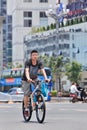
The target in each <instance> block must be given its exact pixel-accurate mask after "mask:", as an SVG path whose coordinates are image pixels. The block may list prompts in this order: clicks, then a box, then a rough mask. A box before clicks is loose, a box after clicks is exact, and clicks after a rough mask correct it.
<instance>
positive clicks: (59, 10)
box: [46, 2, 69, 91]
mask: <svg viewBox="0 0 87 130" xmlns="http://www.w3.org/2000/svg"><path fill="white" fill-rule="evenodd" d="M68 12H69V10H68V9H66V8H65V6H64V5H63V4H62V3H60V2H58V3H56V7H55V8H52V6H50V8H49V9H48V10H47V11H46V16H47V17H51V18H53V19H54V20H55V22H56V34H57V35H56V50H54V51H55V52H56V54H57V55H58V52H57V51H58V50H59V25H60V23H61V22H63V20H64V19H65V18H66V16H67V13H68ZM65 20H66V19H65ZM64 22H65V21H64ZM56 87H57V86H56ZM59 91H61V85H60V86H59Z"/></svg>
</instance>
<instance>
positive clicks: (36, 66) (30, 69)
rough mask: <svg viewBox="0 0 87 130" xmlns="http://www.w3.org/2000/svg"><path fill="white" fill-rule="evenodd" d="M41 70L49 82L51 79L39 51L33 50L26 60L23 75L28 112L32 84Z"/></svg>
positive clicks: (25, 104) (23, 87) (26, 109)
mask: <svg viewBox="0 0 87 130" xmlns="http://www.w3.org/2000/svg"><path fill="white" fill-rule="evenodd" d="M39 70H40V71H41V72H42V74H43V76H44V78H45V80H46V81H48V82H49V81H50V80H49V79H48V78H47V75H46V72H45V70H44V67H43V63H42V61H41V60H39V56H38V51H37V50H32V51H31V55H30V59H29V60H28V61H26V62H25V69H24V73H23V77H22V89H23V92H24V106H25V112H26V113H28V97H29V96H30V93H31V88H30V84H31V83H33V82H34V81H35V80H36V79H37V74H38V71H39Z"/></svg>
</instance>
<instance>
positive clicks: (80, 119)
mask: <svg viewBox="0 0 87 130" xmlns="http://www.w3.org/2000/svg"><path fill="white" fill-rule="evenodd" d="M46 106H47V113H46V118H45V122H44V123H43V124H39V123H38V122H37V120H36V117H35V113H33V116H32V119H31V121H30V122H28V123H25V122H24V120H23V117H22V111H21V103H15V104H0V130H54V129H55V130H87V104H85V103H84V104H83V103H75V104H72V103H69V102H63V103H62V102H61V103H58V102H49V103H46Z"/></svg>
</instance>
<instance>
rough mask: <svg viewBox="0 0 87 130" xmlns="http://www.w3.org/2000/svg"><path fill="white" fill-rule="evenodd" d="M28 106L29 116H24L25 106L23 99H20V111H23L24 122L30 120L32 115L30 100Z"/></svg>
mask: <svg viewBox="0 0 87 130" xmlns="http://www.w3.org/2000/svg"><path fill="white" fill-rule="evenodd" d="M28 108H29V116H28V117H26V115H25V108H24V100H23V101H22V113H23V118H24V120H25V121H26V122H28V121H30V119H31V116H32V106H31V102H30V104H29V106H28Z"/></svg>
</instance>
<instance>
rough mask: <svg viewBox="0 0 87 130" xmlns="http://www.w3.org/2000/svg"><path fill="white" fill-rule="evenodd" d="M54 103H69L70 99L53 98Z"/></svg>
mask: <svg viewBox="0 0 87 130" xmlns="http://www.w3.org/2000/svg"><path fill="white" fill-rule="evenodd" d="M51 101H52V102H69V101H70V97H51Z"/></svg>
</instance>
